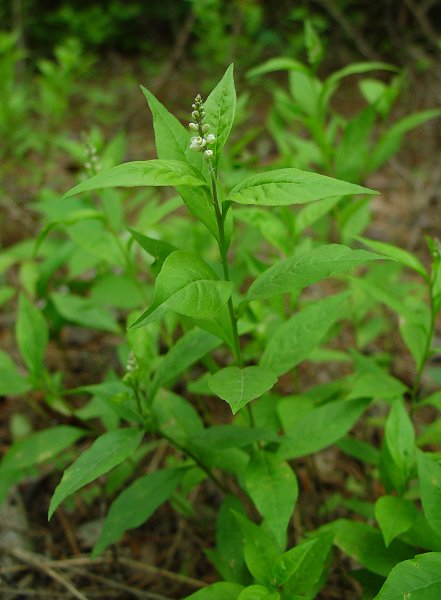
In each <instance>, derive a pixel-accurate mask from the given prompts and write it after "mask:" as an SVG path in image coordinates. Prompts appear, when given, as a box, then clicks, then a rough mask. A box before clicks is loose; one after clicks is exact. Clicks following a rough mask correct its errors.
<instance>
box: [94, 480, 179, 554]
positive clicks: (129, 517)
mask: <svg viewBox="0 0 441 600" xmlns="http://www.w3.org/2000/svg"><path fill="white" fill-rule="evenodd" d="M184 473H185V470H183V469H163V470H162V471H156V472H155V473H149V474H148V475H144V477H140V478H139V479H137V480H136V481H135V482H134V483H132V485H130V486H129V487H128V488H126V489H125V490H124V491H123V492H122V493H121V494H120V495H119V496H118V497H117V499H116V500H115V501H114V503H113V504H112V506H111V507H110V510H109V514H108V515H107V517H106V520H105V521H104V526H103V529H102V531H101V534H100V537H99V540H98V542H97V543H96V545H95V547H94V549H93V554H92V556H93V557H96V556H98V555H99V554H101V552H103V551H104V550H105V549H106V548H107V546H108V545H109V544H113V543H114V542H116V541H118V540H119V538H120V537H121V536H122V534H123V533H124V532H125V531H127V529H132V528H133V527H139V525H142V524H143V523H145V522H146V521H147V519H148V518H149V517H150V516H151V515H152V514H153V513H154V512H155V510H156V509H157V508H158V507H159V506H161V504H163V503H164V502H166V501H167V500H168V499H169V498H170V496H171V495H172V494H173V492H174V491H175V489H176V487H177V486H178V485H179V483H180V481H181V479H182V476H183V475H184Z"/></svg>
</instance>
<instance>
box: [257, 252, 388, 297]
mask: <svg viewBox="0 0 441 600" xmlns="http://www.w3.org/2000/svg"><path fill="white" fill-rule="evenodd" d="M382 258H384V257H383V256H380V255H379V254H374V253H371V252H365V251H364V250H351V248H348V247H347V246H343V245H341V244H329V245H326V246H320V247H319V248H315V249H314V250H311V251H309V252H305V253H304V254H301V255H299V256H291V257H290V258H287V259H285V260H281V261H278V262H277V263H276V264H274V265H273V266H271V267H270V268H269V269H267V270H266V271H264V272H263V273H262V274H261V275H259V276H258V277H257V279H256V280H255V281H254V282H253V283H252V284H251V286H250V288H249V290H248V292H247V295H246V299H247V300H257V299H262V298H270V297H271V296H276V295H278V294H284V293H287V292H298V291H300V290H302V289H303V288H305V287H307V286H308V285H311V284H313V283H316V282H317V281H320V280H321V279H324V278H325V277H329V276H330V275H334V274H336V273H342V272H344V271H348V270H349V269H352V268H354V267H357V266H359V265H361V264H364V263H366V262H369V261H371V260H378V259H382Z"/></svg>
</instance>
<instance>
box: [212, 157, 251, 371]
mask: <svg viewBox="0 0 441 600" xmlns="http://www.w3.org/2000/svg"><path fill="white" fill-rule="evenodd" d="M208 168H209V170H210V176H211V190H212V200H213V206H214V212H215V214H216V221H217V228H218V231H219V239H218V246H219V252H220V255H221V261H222V269H223V272H224V279H225V281H231V278H230V270H229V268H228V259H227V244H226V241H225V228H224V219H223V216H222V213H221V210H220V207H219V198H218V195H217V186H216V174H215V172H214V169H213V166H212V164H211V163H210V162H209V161H208ZM228 312H229V315H230V321H231V330H232V333H233V342H234V353H235V355H236V361H237V365H238V366H239V367H242V366H243V360H242V353H241V350H240V342H239V333H238V331H237V319H236V315H235V314H234V307H233V300H232V299H231V296H230V298H229V299H228Z"/></svg>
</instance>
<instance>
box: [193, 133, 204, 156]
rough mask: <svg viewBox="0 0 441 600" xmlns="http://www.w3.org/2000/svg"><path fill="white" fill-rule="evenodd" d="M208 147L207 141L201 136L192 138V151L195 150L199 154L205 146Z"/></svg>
mask: <svg viewBox="0 0 441 600" xmlns="http://www.w3.org/2000/svg"><path fill="white" fill-rule="evenodd" d="M206 145H207V140H206V139H205V138H203V137H201V136H200V135H197V136H195V137H192V138H191V140H190V150H194V151H195V152H197V151H198V150H202V148H203V147H204V146H206Z"/></svg>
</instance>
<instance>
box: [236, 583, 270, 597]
mask: <svg viewBox="0 0 441 600" xmlns="http://www.w3.org/2000/svg"><path fill="white" fill-rule="evenodd" d="M280 597H281V596H280V594H279V592H275V591H273V592H272V591H271V590H269V589H268V588H267V587H264V586H263V585H250V586H248V587H247V588H245V589H244V590H243V591H242V592H241V593H240V594H239V597H238V599H237V600H280Z"/></svg>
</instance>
